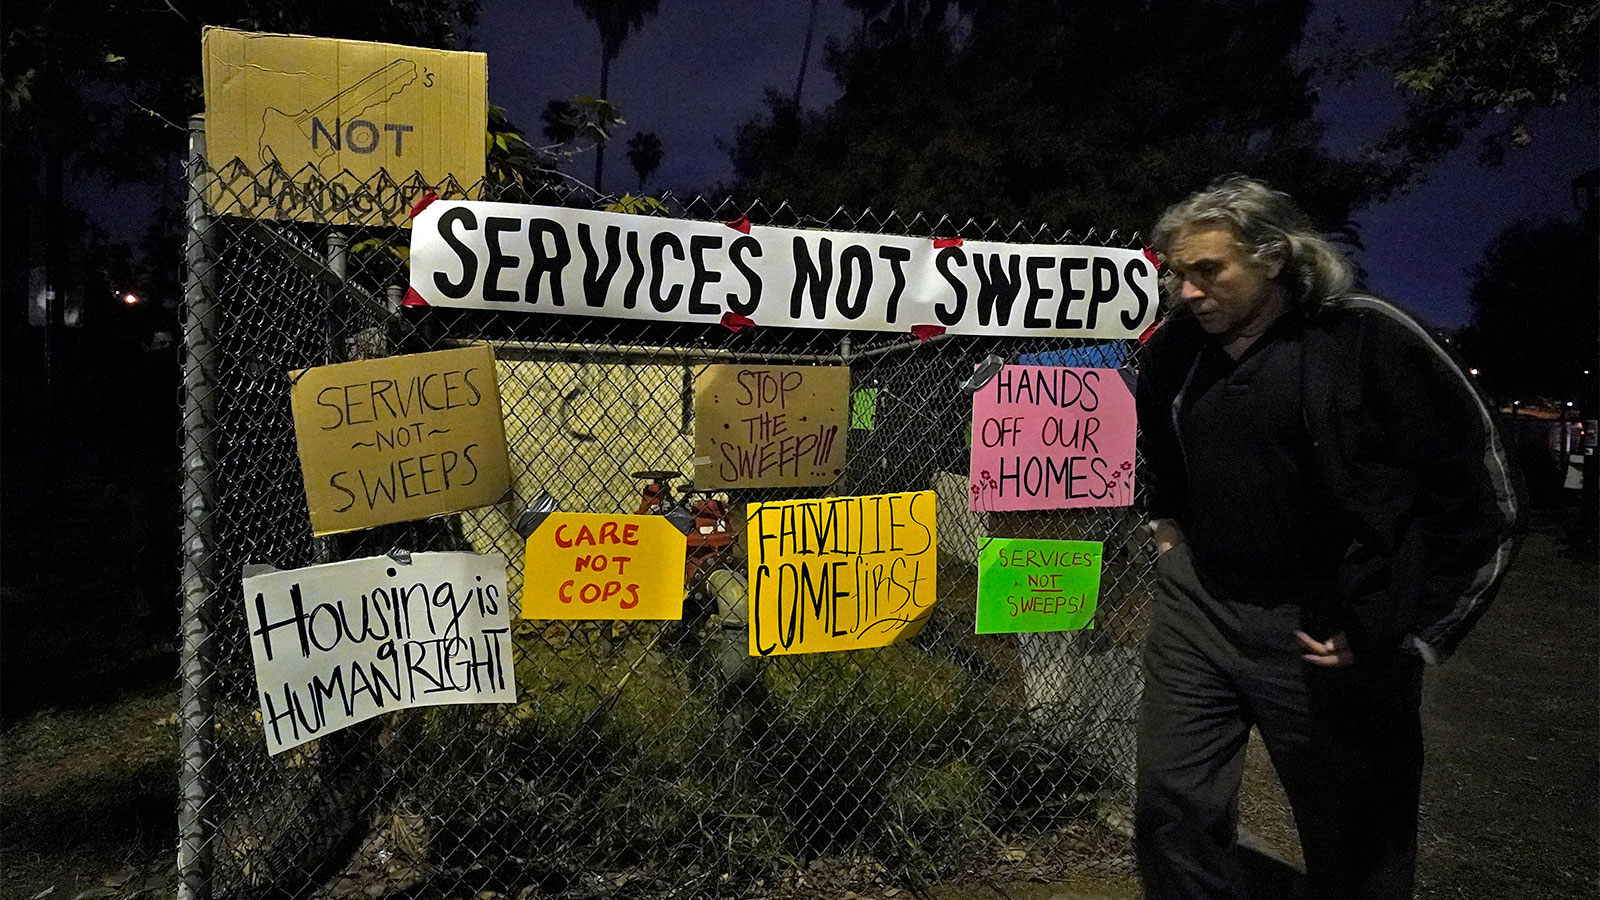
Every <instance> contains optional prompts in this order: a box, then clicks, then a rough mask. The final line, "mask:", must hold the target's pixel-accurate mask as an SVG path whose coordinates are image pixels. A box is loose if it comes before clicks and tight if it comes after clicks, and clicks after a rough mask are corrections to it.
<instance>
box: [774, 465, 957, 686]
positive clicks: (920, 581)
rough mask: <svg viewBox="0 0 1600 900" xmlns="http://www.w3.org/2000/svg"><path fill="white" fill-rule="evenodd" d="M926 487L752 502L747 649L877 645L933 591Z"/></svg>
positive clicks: (930, 599)
mask: <svg viewBox="0 0 1600 900" xmlns="http://www.w3.org/2000/svg"><path fill="white" fill-rule="evenodd" d="M936 508H937V501H936V499H935V496H934V492H933V491H919V492H917V493H905V494H879V495H875V496H868V497H830V498H825V499H822V500H790V501H786V502H783V503H753V504H751V505H750V507H749V528H748V531H747V532H746V538H747V540H748V542H749V555H750V571H749V575H750V611H751V619H750V655H751V656H771V655H774V654H785V653H822V652H825V651H829V650H858V649H862V648H866V647H883V646H887V645H889V644H892V643H895V642H896V641H900V640H904V639H906V638H910V637H914V636H916V634H917V632H919V631H921V630H922V626H923V625H924V624H925V623H926V622H927V620H928V616H929V615H930V614H931V613H932V612H933V604H934V602H935V601H936V600H937V599H938V596H939V592H938V577H937V576H938V568H939V566H938V562H939V533H938V529H937V523H936V522H935V519H936Z"/></svg>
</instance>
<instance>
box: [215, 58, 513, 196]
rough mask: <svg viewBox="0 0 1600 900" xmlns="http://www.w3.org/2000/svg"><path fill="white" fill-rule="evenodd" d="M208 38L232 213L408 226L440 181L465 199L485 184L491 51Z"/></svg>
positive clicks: (222, 181)
mask: <svg viewBox="0 0 1600 900" xmlns="http://www.w3.org/2000/svg"><path fill="white" fill-rule="evenodd" d="M201 47H202V53H203V55H204V60H203V62H204V76H205V100H206V155H207V156H208V158H209V159H210V162H211V165H212V167H213V168H216V169H218V170H219V172H220V173H221V176H220V177H219V178H218V179H217V184H216V185H215V186H214V190H213V191H212V194H211V196H210V197H209V198H208V200H209V201H210V202H211V204H212V206H213V207H214V208H215V209H217V211H219V212H221V213H225V214H233V215H249V216H255V217H275V218H282V219H296V220H300V221H321V222H332V223H335V224H365V225H379V224H389V225H396V224H404V223H405V222H406V217H407V214H408V213H409V212H410V209H411V205H412V204H413V203H414V202H416V199H417V197H418V196H420V195H421V194H422V193H424V192H426V191H427V190H428V189H430V188H433V189H439V193H440V195H441V196H445V197H456V198H461V197H466V196H468V193H467V191H466V190H463V188H468V189H470V188H473V187H474V186H476V185H477V183H478V182H479V181H481V180H482V179H483V174H484V156H483V147H484V143H483V140H484V138H483V136H484V133H485V131H486V130H487V127H488V115H489V106H488V79H489V75H488V68H489V64H488V57H487V56H486V55H484V54H482V53H467V52H459V51H446V50H429V49H425V48H421V47H405V46H401V45H399V44H375V43H367V42H364V41H343V40H334V39H332V38H318V37H304V36H301V35H288V34H258V33H255V32H248V31H234V30H232V29H228V28H207V29H205V31H204V33H203V35H202V37H201ZM236 158H237V159H238V160H239V161H240V162H241V163H242V164H243V166H244V168H245V170H246V171H248V172H249V173H250V175H251V176H252V177H248V178H246V177H243V173H239V172H234V171H231V170H230V168H229V166H230V164H231V163H232V162H233V160H234V159H236ZM274 163H276V164H277V166H278V167H281V170H279V169H277V168H274ZM451 179H453V180H454V183H453V184H452V183H451Z"/></svg>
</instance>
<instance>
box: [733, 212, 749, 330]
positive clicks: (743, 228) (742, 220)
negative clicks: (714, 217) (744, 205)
mask: <svg viewBox="0 0 1600 900" xmlns="http://www.w3.org/2000/svg"><path fill="white" fill-rule="evenodd" d="M726 224H727V226H728V227H729V228H732V229H733V230H734V231H737V232H740V233H742V234H749V233H750V217H749V216H740V217H739V218H737V219H734V220H733V221H732V222H728V223H726ZM752 324H754V323H752Z"/></svg>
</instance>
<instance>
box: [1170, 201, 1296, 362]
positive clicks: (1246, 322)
mask: <svg viewBox="0 0 1600 900" xmlns="http://www.w3.org/2000/svg"><path fill="white" fill-rule="evenodd" d="M1167 268H1168V269H1169V270H1170V271H1171V272H1172V274H1173V275H1174V276H1175V277H1176V278H1177V279H1178V280H1179V281H1180V282H1181V283H1182V288H1181V289H1180V291H1179V297H1181V298H1182V300H1183V302H1184V303H1185V304H1187V305H1188V307H1189V310H1190V311H1191V312H1193V313H1194V315H1195V318H1196V319H1198V320H1199V321H1200V327H1201V328H1204V329H1205V330H1206V332H1207V333H1209V334H1215V335H1220V336H1221V337H1223V338H1224V339H1225V340H1233V339H1237V338H1242V337H1251V336H1254V335H1258V334H1260V333H1261V332H1262V331H1264V330H1266V327H1267V326H1268V325H1270V324H1272V321H1273V320H1274V319H1276V318H1277V317H1278V314H1279V313H1281V312H1282V311H1283V291H1282V289H1281V288H1280V287H1279V286H1278V285H1277V284H1276V283H1274V282H1273V280H1272V279H1273V278H1275V277H1276V276H1277V274H1278V270H1279V268H1280V266H1279V265H1278V264H1277V263H1272V264H1268V265H1262V264H1260V263H1256V262H1253V261H1251V260H1250V258H1249V257H1247V256H1245V254H1244V251H1243V250H1241V249H1240V248H1239V242H1238V241H1237V240H1236V239H1235V238H1234V235H1233V230H1232V229H1231V228H1228V227H1227V226H1223V225H1208V226H1202V227H1199V228H1191V229H1188V230H1185V231H1182V232H1179V234H1178V238H1177V240H1176V241H1174V242H1173V245H1172V252H1171V253H1170V254H1169V255H1168V258H1167Z"/></svg>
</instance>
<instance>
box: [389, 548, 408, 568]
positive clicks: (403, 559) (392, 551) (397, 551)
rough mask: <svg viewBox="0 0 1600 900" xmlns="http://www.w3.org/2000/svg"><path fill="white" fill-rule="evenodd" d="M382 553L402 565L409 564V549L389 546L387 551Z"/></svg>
mask: <svg viewBox="0 0 1600 900" xmlns="http://www.w3.org/2000/svg"><path fill="white" fill-rule="evenodd" d="M384 555H385V556H388V557H389V558H390V559H392V560H394V561H395V562H397V563H399V564H400V565H402V566H409V565H411V551H410V550H402V549H401V548H399V547H391V548H389V552H388V553H386V554H384Z"/></svg>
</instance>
